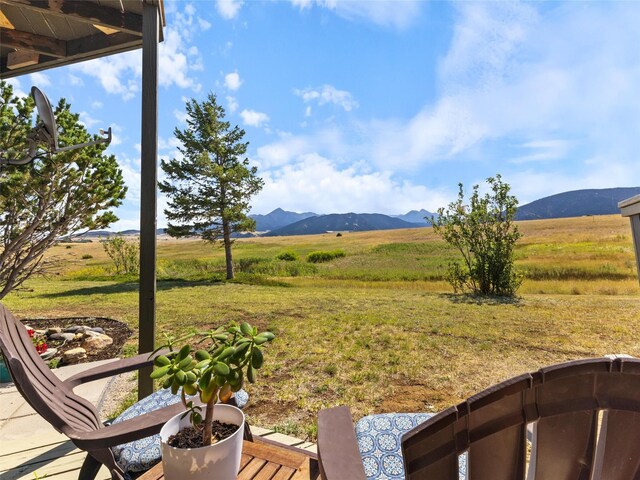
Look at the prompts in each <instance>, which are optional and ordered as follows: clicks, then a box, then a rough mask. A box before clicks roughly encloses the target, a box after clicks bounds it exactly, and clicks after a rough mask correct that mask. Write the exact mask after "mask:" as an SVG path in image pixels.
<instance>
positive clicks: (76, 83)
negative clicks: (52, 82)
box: [69, 74, 84, 87]
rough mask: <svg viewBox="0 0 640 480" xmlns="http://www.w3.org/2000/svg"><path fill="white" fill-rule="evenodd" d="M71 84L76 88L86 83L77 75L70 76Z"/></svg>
mask: <svg viewBox="0 0 640 480" xmlns="http://www.w3.org/2000/svg"><path fill="white" fill-rule="evenodd" d="M69 83H70V84H71V85H73V86H74V87H82V86H84V82H83V81H82V79H81V78H80V77H78V76H76V75H71V74H69Z"/></svg>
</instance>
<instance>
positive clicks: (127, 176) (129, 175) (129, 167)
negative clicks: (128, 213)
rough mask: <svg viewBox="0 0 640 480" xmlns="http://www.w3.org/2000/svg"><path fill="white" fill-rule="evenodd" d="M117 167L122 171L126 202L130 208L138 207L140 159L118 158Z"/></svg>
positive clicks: (123, 156)
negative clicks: (125, 187) (125, 188)
mask: <svg viewBox="0 0 640 480" xmlns="http://www.w3.org/2000/svg"><path fill="white" fill-rule="evenodd" d="M118 167H119V168H120V169H121V170H122V176H123V177H124V181H125V183H126V185H127V187H128V190H127V202H128V203H130V204H131V205H132V206H135V207H138V209H139V206H140V158H131V157H127V156H125V155H119V156H118Z"/></svg>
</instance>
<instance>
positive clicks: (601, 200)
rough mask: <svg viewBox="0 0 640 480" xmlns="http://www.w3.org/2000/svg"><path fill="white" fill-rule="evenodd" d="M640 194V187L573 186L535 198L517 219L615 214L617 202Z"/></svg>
mask: <svg viewBox="0 0 640 480" xmlns="http://www.w3.org/2000/svg"><path fill="white" fill-rule="evenodd" d="M639 194H640V187H626V188H602V189H586V190H574V191H571V192H564V193H558V194H556V195H551V196H549V197H544V198H541V199H539V200H535V201H533V202H531V203H528V204H526V205H523V206H521V207H519V208H518V211H517V213H516V220H538V219H547V218H567V217H582V216H584V215H612V214H614V213H620V209H619V208H618V202H620V201H622V200H624V199H626V198H630V197H633V196H635V195H639Z"/></svg>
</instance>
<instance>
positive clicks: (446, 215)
mask: <svg viewBox="0 0 640 480" xmlns="http://www.w3.org/2000/svg"><path fill="white" fill-rule="evenodd" d="M487 183H488V184H489V186H490V188H491V191H490V193H487V194H485V195H484V196H483V197H481V196H480V194H479V193H478V185H475V186H474V187H473V193H472V194H471V198H470V204H469V205H465V203H464V201H465V199H464V191H463V188H462V184H459V193H458V200H457V201H455V202H452V203H450V204H449V206H448V208H447V209H446V210H445V209H444V208H441V209H439V210H438V215H439V216H438V217H437V218H435V217H434V218H431V219H430V220H431V221H432V223H433V229H434V230H435V232H436V233H438V234H439V235H440V236H442V237H443V238H444V240H445V241H446V242H447V243H448V244H449V245H451V246H452V247H455V248H456V249H457V250H458V251H459V252H460V253H461V254H462V260H463V261H462V262H454V263H451V264H450V265H449V272H448V280H449V283H451V285H452V286H453V289H454V291H455V292H458V291H462V292H464V291H471V292H472V293H475V294H482V295H499V296H513V295H515V293H516V291H517V290H518V288H519V287H520V284H521V283H522V275H520V274H518V273H517V272H516V271H515V268H514V258H513V252H514V249H515V245H516V242H517V240H518V239H519V238H520V237H521V234H520V233H519V232H518V227H517V226H516V225H515V223H514V219H515V215H516V210H517V207H518V200H517V199H516V197H515V196H513V195H509V190H510V187H509V185H508V184H506V183H503V182H502V178H501V177H500V175H496V176H495V177H489V178H488V179H487Z"/></svg>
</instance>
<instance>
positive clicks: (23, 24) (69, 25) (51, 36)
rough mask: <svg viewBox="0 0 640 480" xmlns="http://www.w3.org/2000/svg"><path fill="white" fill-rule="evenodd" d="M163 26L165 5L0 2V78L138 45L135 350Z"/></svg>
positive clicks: (144, 379)
mask: <svg viewBox="0 0 640 480" xmlns="http://www.w3.org/2000/svg"><path fill="white" fill-rule="evenodd" d="M164 25H166V22H165V17H164V3H163V0H0V54H1V55H0V79H5V78H10V77H16V76H19V75H24V74H28V73H34V72H39V71H41V70H47V69H50V68H54V67H60V66H63V65H70V64H72V63H77V62H82V61H85V60H91V59H95V58H101V57H105V56H107V55H112V54H115V53H121V52H126V51H129V50H134V49H137V48H142V95H141V97H142V98H141V104H142V105H141V111H142V114H141V123H142V132H141V139H140V140H141V142H140V144H141V153H140V179H141V181H140V204H141V208H140V287H139V292H138V294H139V301H138V304H139V318H138V321H139V336H138V348H139V351H140V352H141V353H143V352H150V351H151V350H153V349H154V348H155V332H156V323H155V321H156V298H155V297H156V212H157V169H158V165H157V164H158V43H159V42H160V41H162V27H163V26H164ZM151 371H152V367H145V369H142V370H141V371H140V374H139V376H138V396H139V398H142V397H145V396H147V395H149V394H150V393H151V392H153V380H152V379H151V378H150V377H149V374H150V373H151Z"/></svg>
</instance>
